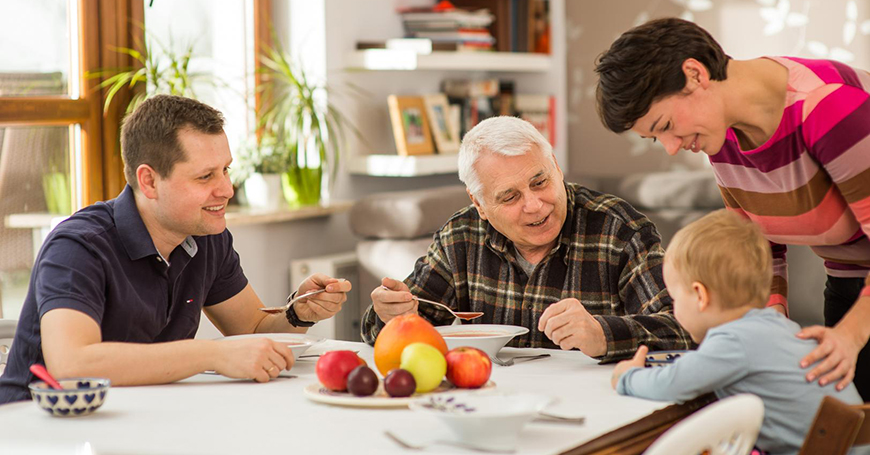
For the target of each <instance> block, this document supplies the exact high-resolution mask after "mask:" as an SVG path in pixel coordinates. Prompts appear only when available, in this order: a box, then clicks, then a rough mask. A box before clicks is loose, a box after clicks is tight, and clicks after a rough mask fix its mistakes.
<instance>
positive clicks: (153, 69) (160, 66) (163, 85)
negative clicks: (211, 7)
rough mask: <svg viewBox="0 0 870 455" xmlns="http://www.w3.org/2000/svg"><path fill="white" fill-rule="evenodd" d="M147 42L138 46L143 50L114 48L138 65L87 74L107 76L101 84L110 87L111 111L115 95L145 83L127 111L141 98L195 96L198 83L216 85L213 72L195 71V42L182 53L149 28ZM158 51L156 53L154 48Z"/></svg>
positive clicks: (103, 86) (216, 79)
mask: <svg viewBox="0 0 870 455" xmlns="http://www.w3.org/2000/svg"><path fill="white" fill-rule="evenodd" d="M145 33H146V39H145V43H144V44H143V45H141V46H139V47H141V48H142V50H141V51H138V50H136V49H130V48H126V47H119V48H115V51H116V52H119V53H122V54H127V55H129V56H130V57H132V58H133V59H135V60H136V61H138V62H139V65H138V66H136V67H133V66H130V67H124V68H111V69H100V70H97V71H95V72H93V73H89V74H87V76H88V77H105V80H103V81H102V82H101V83H100V85H99V87H100V88H107V87H108V92H107V95H106V102H105V104H104V109H105V110H108V109H109V106H110V105H111V104H112V100H114V98H115V95H117V93H118V91H119V90H121V89H122V88H124V87H129V88H131V89H132V88H135V87H137V86H139V85H141V84H144V90H138V91H136V92H135V93H134V95H133V98H132V99H131V100H130V102H129V103H128V104H127V108H126V112H128V113H129V112H132V111H133V110H134V109H136V107H137V106H139V104H141V103H142V101H145V100H146V99H147V98H149V97H151V96H154V95H157V94H167V95H177V96H185V97H188V98H196V93H195V92H194V86H195V85H201V84H207V85H215V84H216V83H218V82H219V80H218V78H216V77H215V76H213V75H211V74H207V73H200V72H193V71H191V70H190V62H191V60H192V59H193V44H190V45H188V46H186V47H185V49H184V51H183V52H182V53H177V52H176V51H174V50H173V46H172V41H171V38H170V43H169V44H170V45H169V46H166V45H164V44H163V43H161V42H160V40H158V39H157V38H155V37H154V36H153V35H152V34H150V33H148V32H147V30H146V31H145ZM155 47H156V50H157V52H153V50H154V49H155Z"/></svg>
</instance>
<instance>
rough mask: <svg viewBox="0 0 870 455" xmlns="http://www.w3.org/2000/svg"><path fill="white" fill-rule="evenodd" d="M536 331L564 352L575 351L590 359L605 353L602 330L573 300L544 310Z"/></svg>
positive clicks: (560, 302)
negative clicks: (539, 331) (542, 333)
mask: <svg viewBox="0 0 870 455" xmlns="http://www.w3.org/2000/svg"><path fill="white" fill-rule="evenodd" d="M538 330H541V331H543V332H544V334H545V335H547V337H548V338H550V339H551V340H553V342H554V343H556V344H557V345H559V347H560V348H562V349H564V350H566V351H567V350H570V349H574V348H577V349H579V350H581V351H583V353H584V354H586V355H588V356H590V357H596V356H601V355H604V354H606V353H607V340H606V339H605V338H604V329H602V328H601V324H599V323H598V321H596V320H595V318H593V317H592V315H591V314H589V312H588V311H586V308H585V307H584V306H583V304H582V303H580V301H579V300H577V299H565V300H561V301H559V302H556V303H554V304H552V305H550V306H549V307H547V309H546V310H544V313H543V314H542V315H541V320H540V321H538Z"/></svg>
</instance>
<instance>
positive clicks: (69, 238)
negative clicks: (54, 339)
mask: <svg viewBox="0 0 870 455" xmlns="http://www.w3.org/2000/svg"><path fill="white" fill-rule="evenodd" d="M166 259H168V261H169V264H167V263H166ZM166 259H164V258H162V257H161V256H160V253H158V252H157V248H156V247H155V246H154V242H153V241H152V240H151V236H150V235H149V234H148V230H147V229H146V228H145V224H144V223H143V222H142V218H141V217H140V216H139V210H138V209H137V207H136V200H135V198H134V196H133V190H132V189H131V188H130V187H129V186H127V187H126V188H125V189H124V191H123V192H122V193H121V195H120V196H118V197H117V198H116V199H113V200H110V201H108V202H98V203H96V204H94V205H91V206H89V207H86V208H84V209H82V210H80V211H78V212H77V213H76V214H74V215H73V216H71V217H70V218H69V219H67V220H66V221H64V222H62V223H60V224H59V225H58V226H57V227H56V228H55V229H54V230H53V231H52V232H51V233H50V234H49V235H48V237H47V238H46V240H45V243H44V244H43V246H42V249H41V250H40V252H39V254H38V255H37V257H36V263H35V265H34V268H33V273H32V275H31V277H30V287H29V289H28V291H27V297H26V299H25V301H24V307H23V308H22V309H21V316H20V317H19V320H18V328H17V329H16V331H15V338H14V340H13V341H12V350H11V351H10V353H9V361H8V364H7V366H6V370H5V372H4V373H3V376H2V377H0V404H2V403H8V402H10V401H18V400H27V399H30V392H29V391H28V389H27V385H28V384H29V383H30V382H31V381H33V380H34V377H33V375H32V374H31V373H30V371H29V368H30V365H32V364H34V363H42V364H44V363H45V361H44V360H43V357H42V341H41V338H40V322H39V321H40V319H41V318H42V316H43V315H44V314H45V313H46V312H48V311H51V310H53V309H56V308H70V309H74V310H78V311H81V312H82V313H85V314H87V315H88V316H90V317H91V318H93V320H94V321H96V322H97V324H99V326H100V330H101V332H102V339H103V341H117V342H129V343H156V342H163V341H175V340H183V339H188V338H193V336H194V335H195V334H196V330H197V328H198V327H199V318H200V314H201V309H202V307H203V306H209V305H214V304H217V303H221V302H223V301H225V300H227V299H229V298H231V297H233V296H235V295H236V294H238V293H239V292H241V291H242V290H243V289H244V288H245V286H247V284H248V280H247V278H246V277H245V275H244V273H243V272H242V268H241V266H240V264H239V255H238V254H237V253H236V251H235V250H234V249H233V238H232V235H230V233H229V231H227V230H224V232H222V233H220V234H218V235H207V236H200V237H188V238H187V239H186V240H185V241H184V242H183V243H182V244H181V245H179V246H178V247H176V248H175V250H173V251H172V253H171V254H170V255H169V257H168V258H166Z"/></svg>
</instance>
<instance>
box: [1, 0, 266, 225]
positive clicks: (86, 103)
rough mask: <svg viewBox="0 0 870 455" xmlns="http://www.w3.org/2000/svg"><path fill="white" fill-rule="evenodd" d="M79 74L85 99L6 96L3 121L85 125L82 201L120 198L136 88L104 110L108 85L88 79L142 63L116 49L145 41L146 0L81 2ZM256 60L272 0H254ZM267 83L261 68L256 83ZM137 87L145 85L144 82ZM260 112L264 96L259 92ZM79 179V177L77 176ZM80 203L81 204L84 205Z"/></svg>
mask: <svg viewBox="0 0 870 455" xmlns="http://www.w3.org/2000/svg"><path fill="white" fill-rule="evenodd" d="M77 7H78V20H79V23H78V46H79V65H78V66H79V73H78V74H70V75H69V77H68V79H69V83H70V84H78V85H79V93H80V94H81V97H80V98H72V97H70V96H69V95H58V96H40V97H28V96H21V97H18V96H16V97H3V96H0V126H21V125H30V126H58V125H60V126H63V125H69V126H73V125H80V126H81V132H82V134H81V142H82V143H81V144H80V145H81V150H82V155H81V160H82V163H81V169H82V176H81V181H80V182H81V183H80V186H81V189H80V191H81V194H82V203H83V204H84V205H90V204H93V203H95V202H97V201H102V200H107V199H111V198H114V197H116V196H117V195H118V194H119V193H120V192H121V190H123V189H124V185H126V179H125V178H124V165H123V161H122V159H121V145H120V127H121V122H122V120H123V117H124V114H125V106H127V103H128V102H129V101H130V99H132V96H133V92H132V91H131V90H130V89H124V90H121V91H119V92H118V93H117V94H116V95H115V99H114V100H113V102H112V104H111V105H110V106H109V108H108V109H107V110H106V111H105V112H104V111H103V100H104V99H105V96H106V92H107V90H106V89H100V88H99V84H100V82H101V80H100V79H97V78H88V77H86V75H87V74H88V73H89V72H91V73H92V72H95V71H97V70H99V69H100V68H123V67H131V66H136V65H138V62H137V61H136V60H134V59H133V58H132V57H130V56H129V55H126V54H123V53H120V52H117V51H115V49H117V48H119V47H127V48H134V47H135V43H144V41H145V36H144V31H143V30H142V27H140V26H139V25H138V24H143V23H144V22H145V4H144V1H143V0H79V2H78V5H77ZM253 13H254V51H255V57H254V64H255V67H256V68H261V67H262V63H261V61H260V51H261V50H262V48H263V44H264V43H269V42H270V41H271V31H270V26H269V23H270V19H269V18H270V17H271V15H272V0H253ZM261 82H262V80H261V74H260V72H256V73H255V75H254V83H255V85H260V84H261ZM137 89H139V90H142V89H143V88H142V87H138V88H137ZM255 93H256V99H255V103H256V106H257V112H259V108H260V105H261V103H262V100H261V98H260V94H259V91H258V90H257V91H255ZM74 180H75V181H78V178H76V179H74ZM78 208H79V207H76V209H78Z"/></svg>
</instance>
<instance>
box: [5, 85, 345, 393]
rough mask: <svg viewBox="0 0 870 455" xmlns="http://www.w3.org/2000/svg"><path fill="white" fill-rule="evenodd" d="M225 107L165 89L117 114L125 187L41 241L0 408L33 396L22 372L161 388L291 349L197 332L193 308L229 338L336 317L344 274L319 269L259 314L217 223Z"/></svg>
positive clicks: (287, 359)
mask: <svg viewBox="0 0 870 455" xmlns="http://www.w3.org/2000/svg"><path fill="white" fill-rule="evenodd" d="M223 124H224V119H223V116H222V115H221V113H220V112H218V111H217V110H215V109H213V108H211V107H209V106H206V105H205V104H202V103H200V102H198V101H195V100H191V99H187V98H181V97H175V96H166V95H160V96H156V97H153V98H151V99H149V100H147V101H145V102H144V103H142V104H141V105H140V106H139V108H137V109H136V111H135V112H133V113H132V114H130V115H129V116H128V117H127V119H126V120H125V122H124V127H123V130H122V138H121V141H122V148H123V154H124V163H125V168H124V173H125V175H126V178H127V183H128V185H127V187H126V188H124V191H123V192H122V193H121V194H120V195H119V196H118V197H117V198H116V199H113V200H110V201H108V202H99V203H96V204H94V205H92V206H89V207H86V208H84V209H82V210H81V211H79V212H77V213H76V214H74V215H73V216H71V217H70V218H69V219H67V220H66V221H64V222H63V223H61V224H60V225H58V226H57V228H55V229H54V230H53V231H52V232H51V234H49V236H48V238H47V239H46V241H45V244H44V245H43V247H42V249H41V250H40V252H39V255H38V256H37V258H36V263H35V265H34V268H33V273H32V276H31V279H30V288H29V290H28V293H27V298H26V300H25V303H24V307H23V309H22V311H21V317H20V319H19V322H18V328H17V330H16V333H15V339H14V341H13V343H12V350H11V352H10V358H9V362H8V365H7V367H6V370H5V373H4V375H3V376H2V378H0V403H7V402H10V401H17V400H25V399H28V398H29V396H30V394H29V392H28V390H27V384H29V383H30V382H31V381H32V380H33V376H32V375H31V373H30V372H29V371H28V368H29V367H30V365H32V364H34V363H44V364H45V365H46V366H47V367H48V370H49V372H51V374H52V375H54V376H55V377H76V376H98V377H106V378H109V379H111V381H112V383H113V384H114V385H141V384H160V383H168V382H173V381H177V380H180V379H184V378H186V377H189V376H192V375H195V374H197V373H200V372H203V371H206V370H215V371H216V372H218V373H220V374H223V375H225V376H229V377H232V378H250V379H254V380H256V381H258V382H266V381H269V379H270V378H274V377H276V376H277V375H278V373H279V372H280V371H281V370H284V369H289V368H290V367H291V366H292V365H293V354H292V352H291V351H290V349H289V348H288V347H287V346H286V345H283V344H281V343H278V342H274V341H272V340H270V339H268V338H256V339H243V340H232V341H216V340H197V339H193V337H194V334H195V333H196V330H197V328H198V327H199V318H200V314H201V310H205V313H206V315H207V316H208V317H209V319H210V320H211V321H212V322H213V323H214V324H215V325H216V326H217V328H218V329H220V330H221V332H223V333H224V334H225V335H236V334H244V333H269V332H304V331H305V330H307V327H309V326H310V325H312V324H313V322H316V321H319V320H323V319H327V318H330V317H332V316H333V315H335V314H336V313H337V312H338V311H339V310H340V309H341V304H342V303H343V302H344V301H345V299H346V293H347V292H348V291H349V290H350V288H351V285H350V283H349V282H348V281H345V280H339V279H335V278H331V277H328V276H325V275H319V274H315V275H313V276H311V277H309V278H308V279H306V280H305V281H304V282H303V283H302V284H301V285H300V286H299V289H298V290H297V293H299V294H302V293H306V292H308V291H311V290H315V289H323V288H326V292H324V293H322V294H318V295H317V296H314V297H311V298H309V299H306V300H303V301H299V302H297V303H296V304H294V305H293V307H291V308H290V310H288V312H287V313H286V314H277V315H269V314H266V313H263V312H261V311H258V310H257V309H258V308H260V307H262V306H263V304H262V302H261V301H260V299H259V298H258V297H257V294H256V293H255V292H254V290H253V289H252V288H251V285H250V284H248V280H247V278H246V277H245V275H244V273H243V272H242V269H241V267H240V265H239V256H238V254H237V253H236V251H235V250H234V249H233V241H232V235H230V233H229V231H227V229H226V219H225V217H224V215H225V210H226V205H227V201H229V199H230V197H232V195H233V187H232V184H231V183H230V179H229V177H228V176H227V169H228V168H229V165H230V162H231V161H232V156H231V155H230V148H229V145H228V142H227V137H226V134H224V131H223Z"/></svg>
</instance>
